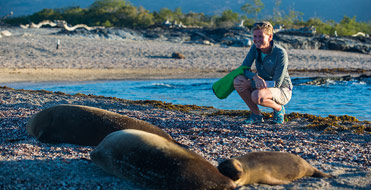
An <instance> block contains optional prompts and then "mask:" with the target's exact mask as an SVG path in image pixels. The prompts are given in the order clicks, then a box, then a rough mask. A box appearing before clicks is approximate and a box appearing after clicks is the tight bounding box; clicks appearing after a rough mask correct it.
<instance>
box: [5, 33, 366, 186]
mask: <svg viewBox="0 0 371 190" xmlns="http://www.w3.org/2000/svg"><path fill="white" fill-rule="evenodd" d="M0 29H1V30H4V28H0ZM6 29H7V30H9V31H10V32H11V33H12V34H13V35H12V36H10V37H2V38H0V86H2V85H1V84H5V83H12V82H42V81H88V80H90V81H94V80H121V79H138V80H141V79H161V78H210V77H221V76H224V75H225V74H226V73H227V72H229V71H231V70H233V69H234V68H237V67H238V66H239V65H240V64H241V62H242V61H243V58H244V56H245V55H246V53H247V52H248V48H239V47H221V46H218V45H214V46H207V45H199V44H185V43H184V44H180V43H171V42H166V41H150V40H133V39H105V38H97V37H96V36H91V37H83V36H62V35H56V34H53V33H55V32H57V31H58V30H57V29H28V30H24V29H20V28H6ZM57 40H60V42H61V45H60V46H59V48H58V50H57V49H56V44H57ZM174 52H179V53H181V54H183V55H184V56H185V59H173V58H171V54H172V53H174ZM288 53H289V60H290V66H289V69H290V70H292V71H293V72H292V73H291V72H290V74H291V76H324V75H341V76H342V75H348V74H349V75H360V74H370V73H371V55H367V54H360V53H350V52H341V51H328V50H297V49H290V50H288ZM323 69H330V70H331V69H340V70H342V71H344V72H336V73H331V72H330V73H328V72H323ZM294 71H295V72H294ZM360 71H362V73H361V72H360ZM58 104H79V105H87V106H93V107H98V108H102V109H106V110H109V111H113V112H116V113H119V114H123V115H127V116H130V117H134V118H137V119H141V120H145V121H148V122H150V123H152V124H154V125H156V126H159V127H160V128H162V129H163V130H164V131H166V132H168V133H169V134H170V135H171V136H172V137H173V138H174V139H175V140H176V141H178V142H180V143H182V144H184V145H186V146H188V147H189V148H190V149H191V150H193V151H195V152H196V153H198V154H200V155H202V156H203V157H205V158H206V159H207V160H208V161H210V162H211V163H212V164H213V165H215V166H217V164H218V163H219V162H221V161H222V160H224V159H227V158H231V157H235V156H240V155H243V154H245V153H247V152H252V151H285V152H291V153H294V154H297V155H300V156H301V157H303V158H304V159H305V160H307V161H308V162H309V163H311V164H312V165H313V166H315V167H317V168H319V169H320V170H322V171H324V172H327V173H330V174H332V175H334V176H336V177H335V178H329V179H320V178H303V179H300V180H297V181H294V182H292V183H290V184H288V185H278V186H269V185H258V184H256V185H249V186H244V187H239V188H238V189H256V188H258V189H370V188H371V169H370V168H371V167H370V166H371V141H370V140H371V133H370V132H365V133H361V134H358V133H356V132H355V131H353V130H344V131H334V132H330V133H329V132H327V133H326V132H324V131H323V130H317V129H313V128H309V127H307V126H308V124H310V123H311V121H310V120H308V119H306V118H300V117H299V118H294V119H291V120H290V121H288V122H287V123H285V124H284V125H273V124H269V123H264V124H259V125H244V124H243V123H242V122H243V120H244V119H246V117H247V115H233V114H230V115H228V114H227V115H224V114H221V112H220V110H216V109H213V108H206V107H200V108H197V107H196V108H192V109H185V108H184V107H182V106H180V105H179V106H167V107H165V106H163V107H161V106H160V107H159V105H158V104H157V103H156V102H152V103H149V104H148V103H145V102H141V101H128V100H121V99H115V98H107V97H95V96H83V95H73V96H72V95H68V94H62V93H52V92H46V91H28V90H15V89H11V88H6V87H1V88H0V152H1V153H0V189H141V188H140V187H136V186H134V185H132V184H130V183H129V182H127V181H125V180H123V179H119V178H116V177H114V176H111V175H109V174H107V173H105V172H104V171H103V170H101V169H100V168H98V166H96V165H95V164H94V163H92V162H91V161H90V156H89V154H90V152H91V151H92V150H93V149H94V147H89V146H78V145H70V144H47V143H41V142H39V141H38V140H37V139H36V138H35V137H32V136H30V135H29V134H28V133H27V132H26V124H27V121H28V119H29V118H30V117H31V116H32V115H33V114H35V113H37V112H39V111H41V110H43V109H45V108H48V107H50V106H53V105H58ZM268 120H269V119H268ZM341 125H344V126H345V125H346V126H352V125H363V126H364V127H368V128H369V127H370V126H371V124H370V122H367V121H366V122H361V123H360V122H358V123H357V122H355V123H354V122H353V123H352V122H348V123H347V122H344V123H342V124H341Z"/></svg>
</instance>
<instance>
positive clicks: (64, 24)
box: [56, 20, 104, 32]
mask: <svg viewBox="0 0 371 190" xmlns="http://www.w3.org/2000/svg"><path fill="white" fill-rule="evenodd" d="M56 23H57V26H58V27H59V28H63V29H64V30H67V31H70V32H71V31H74V30H76V29H78V28H83V29H86V30H89V31H90V30H95V29H97V28H101V29H102V28H104V27H103V26H94V27H89V26H87V25H85V24H77V25H75V26H71V27H70V26H68V24H67V22H66V21H64V20H56Z"/></svg>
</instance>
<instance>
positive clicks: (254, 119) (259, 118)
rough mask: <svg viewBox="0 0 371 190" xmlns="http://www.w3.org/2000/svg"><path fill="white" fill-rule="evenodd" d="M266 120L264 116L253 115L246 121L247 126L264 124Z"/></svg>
mask: <svg viewBox="0 0 371 190" xmlns="http://www.w3.org/2000/svg"><path fill="white" fill-rule="evenodd" d="M263 122H264V119H263V116H262V115H256V114H253V113H251V114H250V117H249V118H248V119H246V120H245V121H244V123H245V124H256V123H263Z"/></svg>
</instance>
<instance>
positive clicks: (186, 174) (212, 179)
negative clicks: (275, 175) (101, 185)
mask: <svg viewBox="0 0 371 190" xmlns="http://www.w3.org/2000/svg"><path fill="white" fill-rule="evenodd" d="M90 157H91V160H92V161H93V162H94V163H95V164H97V165H98V166H99V167H101V168H102V169H103V170H104V171H106V172H108V173H110V174H113V175H115V176H117V177H120V178H123V179H126V180H129V181H131V182H132V183H134V184H136V185H140V186H143V187H144V188H150V189H185V190H188V189H205V190H206V189H208V190H209V189H210V190H211V189H215V190H217V189H234V188H235V184H234V183H233V181H232V180H231V179H229V178H228V177H225V176H223V175H222V174H221V173H220V172H219V171H218V169H217V168H216V167H215V166H213V165H212V164H211V163H210V162H208V161H207V160H205V159H204V158H203V157H201V156H199V155H198V154H196V153H195V152H192V151H190V150H187V149H185V148H183V147H181V146H179V145H177V144H175V143H173V142H170V141H168V140H166V139H165V138H163V137H160V136H158V135H156V134H152V133H148V132H145V131H139V130H135V129H126V130H120V131H116V132H113V133H111V134H109V135H107V137H106V138H104V139H103V141H102V142H101V143H100V144H99V145H98V146H97V147H96V148H95V149H94V150H93V151H92V152H91V154H90Z"/></svg>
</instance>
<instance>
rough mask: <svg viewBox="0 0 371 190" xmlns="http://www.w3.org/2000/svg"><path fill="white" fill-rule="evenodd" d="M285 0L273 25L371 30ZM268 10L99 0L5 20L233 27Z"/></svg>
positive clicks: (345, 32) (256, 1)
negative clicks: (214, 11) (203, 9)
mask: <svg viewBox="0 0 371 190" xmlns="http://www.w3.org/2000/svg"><path fill="white" fill-rule="evenodd" d="M280 4H281V0H276V1H275V7H274V9H273V14H272V15H267V16H265V17H264V18H262V19H264V20H269V21H271V22H272V24H273V25H283V26H284V27H286V28H302V27H309V26H314V27H315V28H316V31H317V33H319V34H328V35H334V34H335V31H336V33H337V35H339V36H349V35H352V34H355V33H357V32H363V33H366V34H370V33H371V23H370V22H368V23H365V22H357V21H356V17H353V18H350V17H347V16H344V18H343V20H341V21H340V22H339V23H336V22H335V21H333V20H329V21H322V20H321V19H319V18H311V19H309V20H308V21H303V19H302V16H303V13H301V12H298V11H295V10H290V11H289V12H288V13H285V12H283V11H280V9H279V6H280ZM263 9H264V4H263V3H262V2H261V0H250V1H249V3H246V4H245V5H243V6H242V7H241V10H242V11H243V12H244V13H245V14H242V15H240V14H238V13H236V12H233V11H232V10H225V11H224V12H222V14H221V15H212V16H208V15H205V14H203V13H194V12H189V13H183V12H182V10H181V8H176V9H175V10H174V11H172V10H170V9H168V8H163V9H161V10H160V11H154V12H152V13H151V12H149V11H148V10H146V9H144V8H143V7H135V6H133V5H132V4H131V3H130V2H129V1H126V0H96V1H95V2H94V3H93V4H92V5H91V6H90V7H88V8H86V9H82V8H80V7H67V8H60V9H43V10H41V11H40V12H37V13H34V14H32V15H29V16H22V17H16V18H8V19H6V20H5V22H6V23H8V24H10V25H19V24H28V23H30V22H34V23H39V22H40V21H42V20H65V21H67V23H69V24H71V25H76V24H86V25H88V26H105V27H127V28H145V27H148V26H151V25H153V24H159V23H163V22H165V21H166V20H168V21H170V22H172V23H174V22H176V23H178V24H179V23H182V24H183V25H186V26H190V27H209V28H220V27H232V26H236V25H237V24H238V23H240V22H241V21H242V20H244V25H245V26H247V27H249V28H250V27H251V26H252V24H253V23H254V22H255V21H256V20H258V19H259V18H258V15H259V13H260V12H261V11H262V10H263Z"/></svg>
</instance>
